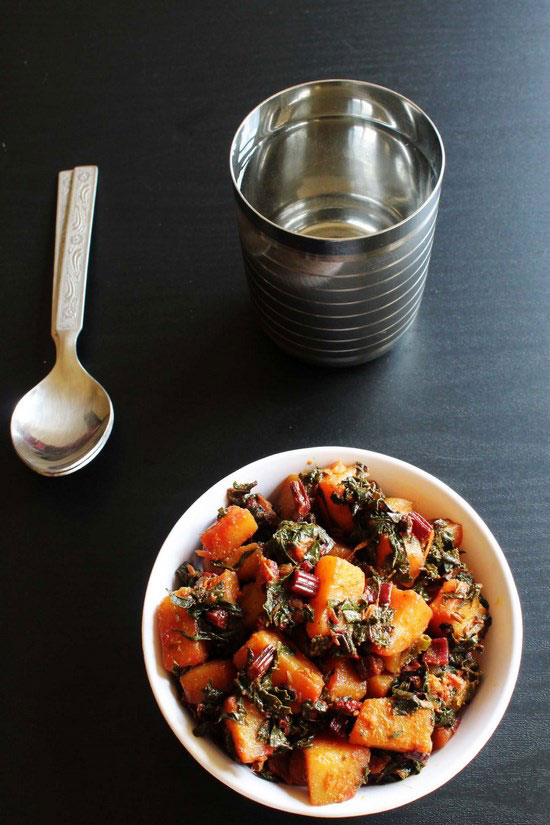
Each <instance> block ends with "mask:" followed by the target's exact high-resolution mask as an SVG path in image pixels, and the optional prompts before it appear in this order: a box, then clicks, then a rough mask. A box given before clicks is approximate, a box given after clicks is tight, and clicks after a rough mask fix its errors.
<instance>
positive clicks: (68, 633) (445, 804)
mask: <svg viewBox="0 0 550 825" xmlns="http://www.w3.org/2000/svg"><path fill="white" fill-rule="evenodd" d="M549 35H550V6H549V4H548V2H545V3H543V2H530V3H528V4H525V3H522V2H493V1H492V0H491V2H485V3H479V2H471V1H470V0H466V1H465V2H461V3H441V2H436V1H435V0H434V2H404V0H403V2H388V3H378V2H372V3H366V2H364V0H357V1H356V2H346V1H345V0H342V2H329V0H323V1H322V2H317V3H314V2H296V0H293V1H292V2H291V1H290V0H281V2H260V0H258V1H257V2H252V0H240V2H238V3H225V4H222V3H219V2H213V0H201V1H200V2H199V0H195V1H194V2H187V3H184V2H157V3H150V2H143V1H142V0H140V1H139V2H137V1H135V2H132V3H129V2H127V3H124V2H117V3H105V2H96V3H94V4H91V3H69V2H63V3H60V2H52V3H48V4H46V3H32V2H8V3H6V4H5V5H4V9H3V25H2V33H1V35H0V37H1V49H0V62H1V65H0V83H1V86H2V90H1V99H2V102H3V106H2V108H3V114H2V125H1V135H0V166H1V170H2V186H1V189H0V226H1V231H2V253H1V266H2V300H1V301H0V322H1V328H2V330H3V341H4V344H3V349H4V354H3V358H2V362H1V371H2V372H1V386H2V432H3V438H2V440H1V451H2V468H3V475H4V479H5V481H6V482H7V484H6V486H5V492H4V497H3V508H2V509H3V524H4V542H3V553H2V556H3V558H2V607H3V616H4V619H3V634H2V635H3V643H4V653H3V671H4V683H5V685H6V694H5V697H4V701H3V708H2V710H3V714H4V717H5V720H6V726H7V735H6V736H5V738H4V739H3V744H4V746H5V748H6V752H7V753H6V758H5V760H4V771H3V779H4V782H5V783H6V788H5V792H4V794H3V796H4V803H5V808H6V810H5V814H6V820H5V821H6V822H10V823H31V822H33V823H36V822H38V823H53V822H55V823H59V822H63V823H65V822H67V823H94V825H95V824H96V823H121V822H132V823H149V822H158V821H160V820H161V819H162V820H174V819H175V818H177V819H181V820H183V821H187V822H193V823H212V822H214V823H217V822H227V823H235V825H236V823H241V822H243V821H245V820H246V818H248V817H254V816H256V817H258V816H261V817H262V821H264V822H265V823H270V824H271V823H273V824H274V825H275V823H277V824H279V823H282V822H283V821H284V820H285V819H286V820H287V821H288V820H289V819H290V817H288V816H287V817H284V816H283V815H282V814H279V813H277V812H275V811H271V810H268V809H263V810H260V809H258V808H257V807H256V806H255V805H254V804H253V803H251V802H248V801H247V800H245V799H243V798H240V797H239V796H237V795H236V794H234V793H233V792H232V791H230V790H228V789H226V788H225V787H223V786H221V785H220V784H219V783H217V782H216V780H214V779H213V778H211V777H210V776H209V775H208V774H207V773H206V772H205V771H204V770H203V769H202V768H200V767H199V766H198V765H197V764H195V763H194V762H193V760H192V759H191V757H189V756H188V755H187V753H186V752H185V751H184V749H183V748H182V747H181V745H180V744H179V742H178V741H177V740H176V738H175V737H174V735H173V734H172V733H171V731H170V730H169V728H168V727H167V725H166V724H165V722H164V721H163V719H162V717H161V715H160V713H159V711H158V709H157V707H156V704H155V702H154V699H153V697H152V694H151V692H150V689H149V687H148V684H147V681H146V677H145V672H144V668H143V664H142V657H141V650H140V611H141V606H142V599H143V594H144V590H145V586H146V582H147V577H148V573H149V570H150V567H151V565H152V563H153V560H154V558H155V556H156V553H157V551H158V549H159V547H160V545H161V543H162V541H163V539H164V537H165V536H166V534H167V532H168V531H169V529H170V528H171V526H172V524H173V523H174V522H175V520H176V519H177V518H178V516H179V515H180V514H181V513H182V512H183V511H184V510H185V509H186V508H187V507H188V505H189V504H190V503H191V502H192V501H193V500H194V499H195V498H196V497H197V496H198V495H199V494H200V493H201V492H202V491H203V490H205V489H206V488H207V487H209V486H210V485H211V484H212V483H213V482H214V481H216V480H217V479H219V478H221V477H222V476H224V475H226V474H227V473H230V472H231V471H232V470H234V469H236V468H238V467H240V466H242V465H243V464H246V463H247V462H249V461H251V460H253V459H255V458H258V457H260V456H262V455H266V454H269V453H274V452H278V451H281V450H286V449H290V448H295V447H299V446H312V445H318V444H343V445H355V446H361V447H367V448H371V449H374V450H377V451H380V452H386V453H389V454H390V455H394V456H398V457H400V458H402V459H405V460H407V461H410V462H412V463H414V464H417V465H419V466H420V467H422V468H424V469H425V470H427V471H429V472H431V473H433V474H435V475H436V476H438V477H439V478H441V479H443V480H444V481H445V482H447V483H448V484H450V485H451V486H452V487H454V488H455V489H456V490H457V491H458V492H459V493H460V494H462V495H463V496H464V497H465V498H466V499H467V500H468V501H470V502H471V503H472V504H473V505H474V506H475V507H476V508H477V510H478V511H479V513H480V514H481V515H482V517H483V518H484V519H485V520H486V521H487V523H488V524H489V526H490V527H491V529H492V530H493V531H494V533H495V535H496V536H497V538H498V539H499V541H500V542H501V544H502V546H503V548H504V551H505V553H506V556H507V558H508V561H509V563H510V565H511V568H512V571H513V573H514V575H515V577H516V581H517V584H518V588H519V591H520V597H521V600H522V605H523V610H524V617H525V646H524V655H523V662H522V668H521V674H520V678H519V682H518V685H517V688H516V691H515V694H514V697H513V700H512V702H511V705H510V707H509V709H508V711H507V713H506V716H505V717H504V719H503V721H502V723H501V724H500V726H499V728H498V730H497V731H496V733H495V734H494V736H493V737H492V739H491V741H490V742H489V744H488V745H487V746H486V747H485V748H484V749H483V751H482V752H481V753H480V754H479V756H478V757H477V758H476V759H475V760H474V761H473V762H472V763H471V764H470V765H469V766H468V767H467V768H466V769H465V770H463V771H462V773H461V774H460V775H459V776H457V777H456V778H455V779H453V780H452V781H451V782H449V783H448V784H447V785H445V786H444V787H443V788H441V789H440V790H438V791H437V792H435V793H434V794H433V795H431V796H430V797H428V798H425V799H422V800H420V801H418V802H416V803H414V804H413V805H411V806H409V807H408V808H407V809H401V810H399V811H396V812H394V813H388V814H385V815H381V816H379V817H374V818H373V819H372V820H371V821H376V822H378V821H380V822H381V823H386V824H387V825H390V823H397V822H402V821H406V822H408V823H411V825H412V823H423V825H425V824H426V823H436V822H437V823H441V822H443V823H453V825H454V823H457V824H458V823H462V822H472V823H475V822H478V821H489V820H490V821H497V822H499V823H501V825H508V823H509V824H510V825H518V823H528V822H529V823H533V825H535V823H540V825H542V823H546V822H547V821H548V816H549V814H550V807H549V801H548V767H549V758H548V747H547V742H548V738H549V736H550V727H549V720H548V716H549V713H548V711H549V699H550V697H549V691H548V679H549V667H548V663H549V656H548V651H549V645H548V639H549V638H550V632H549V631H550V628H549V621H548V577H547V569H548V563H549V555H548V535H549V532H550V525H549V522H548V512H549V510H548V496H547V489H548V475H549V470H550V460H549V458H550V457H549V451H548V435H549V426H548V425H549V423H550V422H549V405H550V391H549V383H548V378H549V371H548V355H549V351H550V348H549V343H550V341H549V328H548V309H549V303H548V296H549V280H548V278H549V265H550V256H549V252H548V250H549V245H548V227H549V223H550V221H549V218H550V215H549V211H550V210H549V198H548V182H549V181H548V170H549V162H550V141H549V139H548V135H549V134H550V123H549V115H550V108H549V100H550V84H549V77H550V74H549V69H550V66H549V63H550V60H549V47H548V44H549V42H550V40H549ZM321 77H356V78H359V79H365V80H371V81H374V82H377V83H381V84H383V85H387V86H390V87H392V88H395V89H397V90H399V91H401V92H402V93H404V94H405V95H407V96H408V97H410V98H412V99H413V100H415V101H417V102H418V103H419V104H420V105H421V106H422V107H423V108H425V109H426V110H427V111H428V113H429V114H430V115H431V116H432V117H433V119H434V120H435V122H436V124H437V125H438V127H439V128H440V130H441V133H442V135H443V138H444V141H445V144H446V150H447V162H448V167H447V173H446V178H445V181H444V186H443V192H442V198H441V207H440V217H439V222H438V228H437V233H436V240H435V246H434V251H433V256H432V263H431V270H430V275H429V280H428V286H427V290H426V294H425V297H424V301H423V304H422V307H421V311H420V315H419V317H418V320H417V321H416V323H415V324H414V326H413V328H412V329H411V330H410V331H409V332H408V333H407V334H406V336H405V337H404V338H403V339H402V341H401V343H400V344H399V346H398V347H397V348H396V349H395V350H394V351H393V352H391V353H390V354H388V355H387V356H385V357H383V358H381V359H380V360H378V361H375V362H373V363H371V364H368V365H366V366H364V367H359V368H354V369H343V370H341V371H326V370H323V369H320V368H314V367H308V366H303V365H301V364H300V363H298V362H296V361H293V360H291V359H290V358H289V357H287V356H286V355H284V354H283V353H281V352H280V351H278V350H277V349H276V348H275V346H274V345H273V344H272V343H271V342H270V341H269V340H268V339H267V338H265V337H264V335H263V333H262V332H261V330H260V329H259V327H258V323H257V319H256V317H255V315H254V312H253V311H252V309H251V306H250V304H249V301H248V298H247V294H246V288H245V282H244V278H243V273H242V267H241V260H240V252H239V245H238V239H237V234H236V228H235V221H234V214H233V202H232V193H231V189H230V183H229V177H228V163H227V155H228V147H229V143H230V140H231V137H232V134H233V132H234V130H235V128H236V127H237V125H238V123H239V121H240V119H241V118H242V117H243V116H244V114H245V113H246V112H247V111H248V110H249V109H251V108H252V106H253V105H255V104H256V103H257V102H259V101H260V100H262V99H263V98H264V97H266V96H268V95H270V94H272V93H273V92H275V91H277V90H278V89H281V88H283V87H285V86H288V85H292V84H294V83H298V82H301V81H305V80H310V79H314V78H321ZM86 163H95V164H97V165H98V166H99V170H100V179H99V190H98V200H97V205H96V217H95V224H94V231H93V245H92V255H91V261H90V271H89V284H88V300H87V306H86V315H85V326H84V333H83V334H82V337H81V342H80V355H81V358H82V360H83V362H84V364H85V365H86V366H87V367H88V369H89V370H90V372H91V373H92V374H93V375H94V376H96V377H97V378H98V380H100V381H101V383H103V384H104V385H105V387H107V388H108V390H109V392H110V394H111V396H112V399H113V403H114V406H115V410H116V422H115V427H114V430H113V433H112V436H111V438H110V440H109V442H108V444H107V446H106V448H105V449H104V451H103V452H102V453H101V454H100V455H99V456H98V458H97V459H96V460H95V461H93V462H92V464H91V465H89V466H88V467H86V468H85V469H84V470H82V471H81V472H79V473H77V474H75V475H72V476H68V477H66V478H61V479H57V480H53V479H45V478H42V477H40V476H38V475H35V474H33V473H32V472H31V471H29V470H28V469H27V468H26V467H25V466H24V465H23V464H22V463H21V462H20V461H19V460H18V459H17V458H16V456H15V454H14V452H13V451H12V449H11V445H10V441H9V437H8V430H9V419H10V415H11V411H12V408H13V406H14V404H15V402H16V400H17V399H18V398H19V396H21V395H22V394H23V393H24V392H25V391H26V390H28V389H29V388H30V387H31V386H32V385H33V384H35V383H36V382H37V381H38V380H39V379H40V378H41V377H42V376H43V374H44V373H45V371H46V370H47V369H48V368H49V366H50V365H51V364H52V359H53V354H54V353H53V346H52V343H51V341H50V339H49V313H50V290H51V262H52V256H53V230H54V219H55V198H56V176H57V172H58V171H59V170H60V169H66V168H70V167H72V166H75V165H78V164H86Z"/></svg>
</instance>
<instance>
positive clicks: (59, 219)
mask: <svg viewBox="0 0 550 825" xmlns="http://www.w3.org/2000/svg"><path fill="white" fill-rule="evenodd" d="M72 179H73V170H72V169H69V170H66V171H63V172H60V173H59V175H58V176H57V210H56V216H55V248H54V253H53V289H52V334H55V325H56V315H57V287H58V284H59V256H60V250H61V248H62V245H63V243H64V239H65V234H66V233H65V230H66V227H67V210H68V207H69V194H70V192H71V183H72Z"/></svg>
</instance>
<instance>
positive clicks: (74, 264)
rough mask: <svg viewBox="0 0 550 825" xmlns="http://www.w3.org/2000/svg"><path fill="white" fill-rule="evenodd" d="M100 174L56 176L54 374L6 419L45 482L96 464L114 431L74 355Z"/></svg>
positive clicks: (103, 400) (90, 169) (104, 399)
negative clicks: (9, 421)
mask: <svg viewBox="0 0 550 825" xmlns="http://www.w3.org/2000/svg"><path fill="white" fill-rule="evenodd" d="M96 186H97V166H78V167H77V168H76V169H74V170H72V171H68V172H60V173H59V180H58V190H57V220H56V236H55V253H54V278H53V301H52V338H53V340H54V341H55V346H56V350H57V358H56V362H55V365H54V368H53V369H52V371H51V372H50V373H49V374H48V375H47V376H46V378H44V379H43V380H42V381H41V382H40V383H39V384H37V386H36V387H34V388H33V389H32V390H30V392H28V393H27V394H26V395H24V396H23V398H22V399H21V400H20V401H19V403H18V404H17V406H16V408H15V410H14V411H13V415H12V418H11V437H12V441H13V446H14V447H15V450H16V452H17V453H18V455H19V457H20V458H21V459H22V460H23V461H24V462H25V464H27V465H28V466H29V467H31V469H33V470H36V472H37V473H41V474H42V475H46V476H58V475H67V474H68V473H73V472H75V470H79V469H80V468H81V467H83V466H84V465H85V464H87V463H88V462H89V461H91V460H92V458H95V456H96V455H97V454H98V452H99V451H100V450H101V448H102V447H103V445H104V444H105V442H106V441H107V439H108V438H109V435H110V433H111V430H112V427H113V419H114V413H113V405H112V404H111V399H110V398H109V396H108V395H107V393H106V392H105V390H104V389H103V387H102V386H101V384H98V382H97V381H96V380H95V379H94V378H92V376H91V375H90V374H89V373H88V372H86V370H85V369H84V367H83V366H82V364H81V363H80V361H79V360H78V356H77V354H76V339H77V338H78V334H79V332H80V330H81V329H82V317H83V314H84V296H85V292H86V275H87V271H88V256H89V252H90V236H91V232H92V220H93V214H94V203H95V192H96Z"/></svg>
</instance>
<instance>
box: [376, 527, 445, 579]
mask: <svg viewBox="0 0 550 825" xmlns="http://www.w3.org/2000/svg"><path fill="white" fill-rule="evenodd" d="M433 535H434V532H433V530H432V533H431V537H430V538H429V539H428V541H427V543H426V545H425V548H422V545H421V544H420V542H419V541H418V539H417V538H416V536H413V535H411V536H406V537H405V539H404V544H405V552H406V553H407V559H408V562H409V576H410V582H409V581H408V580H407V583H406V584H405V583H403V586H404V587H408V586H411V585H412V584H413V583H414V580H415V579H416V577H417V576H418V574H419V573H420V571H421V570H422V568H423V566H424V562H425V560H426V555H427V553H428V550H429V548H430V547H431V544H432V541H433ZM391 552H392V548H391V544H390V540H389V539H388V537H387V536H386V535H385V534H384V533H382V534H381V536H380V538H379V540H378V550H377V559H376V563H377V565H378V567H379V568H380V569H382V568H383V567H384V562H385V561H386V559H387V557H388V556H390V555H391Z"/></svg>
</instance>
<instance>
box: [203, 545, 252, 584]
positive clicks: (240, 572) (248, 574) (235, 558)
mask: <svg viewBox="0 0 550 825" xmlns="http://www.w3.org/2000/svg"><path fill="white" fill-rule="evenodd" d="M245 554H248V555H247V556H246V558H245V559H244V560H243V561H242V562H241V559H242V557H243V555H245ZM262 555H263V554H262V550H261V546H260V545H259V544H256V543H255V542H254V543H252V544H243V546H242V547H235V548H233V550H231V551H229V552H228V553H227V555H226V556H225V558H224V559H223V562H222V563H223V564H224V565H225V566H226V567H232V568H235V567H236V573H237V576H238V577H239V581H240V582H248V581H252V579H254V578H255V577H256V573H257V572H258V560H259V558H260V556H262ZM237 565H238V566H237ZM202 569H203V570H204V572H205V573H217V572H218V571H219V569H220V568H219V567H216V565H215V564H213V562H212V561H211V560H210V559H203V563H202Z"/></svg>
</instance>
